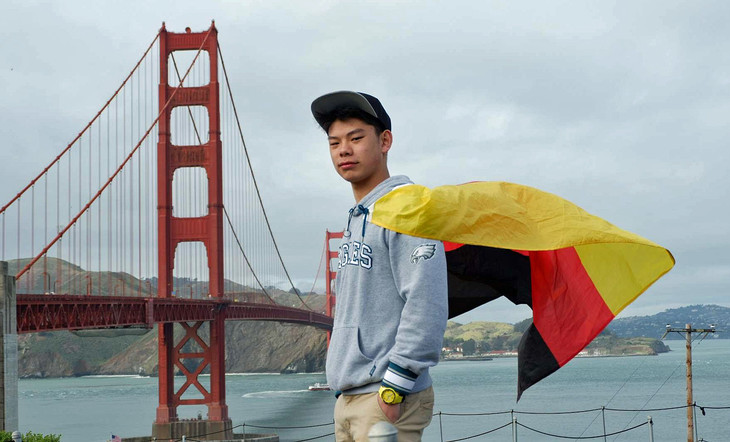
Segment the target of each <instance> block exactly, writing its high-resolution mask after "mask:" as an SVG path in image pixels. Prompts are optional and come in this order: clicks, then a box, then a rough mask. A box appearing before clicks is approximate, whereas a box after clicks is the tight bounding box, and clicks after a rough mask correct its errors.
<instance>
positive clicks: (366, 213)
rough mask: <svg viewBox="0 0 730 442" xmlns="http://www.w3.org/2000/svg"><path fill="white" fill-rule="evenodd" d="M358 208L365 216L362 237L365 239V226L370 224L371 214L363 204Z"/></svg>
mask: <svg viewBox="0 0 730 442" xmlns="http://www.w3.org/2000/svg"><path fill="white" fill-rule="evenodd" d="M357 208H358V210H360V213H363V214H364V215H365V218H364V219H363V220H362V237H363V238H365V225H366V224H367V223H368V214H369V213H370V210H368V208H367V207H365V206H363V205H362V204H358V205H357Z"/></svg>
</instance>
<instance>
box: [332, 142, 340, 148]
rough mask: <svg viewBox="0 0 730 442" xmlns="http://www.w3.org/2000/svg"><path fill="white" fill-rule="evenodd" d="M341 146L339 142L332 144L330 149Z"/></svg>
mask: <svg viewBox="0 0 730 442" xmlns="http://www.w3.org/2000/svg"><path fill="white" fill-rule="evenodd" d="M339 144H340V143H338V142H334V143H330V147H337V146H338V145H339Z"/></svg>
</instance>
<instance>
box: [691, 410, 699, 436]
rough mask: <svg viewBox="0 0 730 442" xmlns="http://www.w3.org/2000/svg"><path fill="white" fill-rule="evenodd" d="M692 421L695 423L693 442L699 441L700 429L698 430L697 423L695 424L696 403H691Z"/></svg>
mask: <svg viewBox="0 0 730 442" xmlns="http://www.w3.org/2000/svg"><path fill="white" fill-rule="evenodd" d="M692 420H693V421H694V423H695V425H694V427H695V440H697V441H699V440H700V439H699V434H700V429H699V428H698V427H699V425H698V424H699V422H697V402H692Z"/></svg>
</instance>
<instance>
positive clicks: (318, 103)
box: [312, 91, 378, 126]
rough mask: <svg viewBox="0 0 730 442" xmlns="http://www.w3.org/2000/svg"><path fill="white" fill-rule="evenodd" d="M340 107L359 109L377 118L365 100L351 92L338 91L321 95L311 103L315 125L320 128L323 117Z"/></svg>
mask: <svg viewBox="0 0 730 442" xmlns="http://www.w3.org/2000/svg"><path fill="white" fill-rule="evenodd" d="M340 107H351V108H355V109H360V110H362V111H364V112H366V113H368V114H370V115H372V116H373V117H375V118H378V114H377V112H375V109H373V107H372V106H371V105H370V102H368V100H367V98H365V97H363V96H362V95H361V94H358V93H357V92H352V91H338V92H332V93H329V94H325V95H322V96H321V97H319V98H317V99H316V100H314V101H313V102H312V115H314V119H315V120H317V123H319V125H320V126H322V123H323V122H324V119H325V117H326V116H327V115H329V114H330V113H331V112H333V111H334V110H335V109H337V108H340Z"/></svg>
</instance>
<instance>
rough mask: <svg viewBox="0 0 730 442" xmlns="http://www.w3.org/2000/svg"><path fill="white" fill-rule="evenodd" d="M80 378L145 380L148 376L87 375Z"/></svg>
mask: <svg viewBox="0 0 730 442" xmlns="http://www.w3.org/2000/svg"><path fill="white" fill-rule="evenodd" d="M81 377H82V378H130V379H147V378H149V377H150V376H142V375H139V374H89V375H86V376H81Z"/></svg>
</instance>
